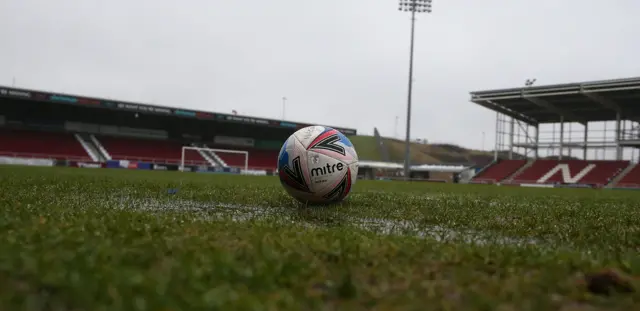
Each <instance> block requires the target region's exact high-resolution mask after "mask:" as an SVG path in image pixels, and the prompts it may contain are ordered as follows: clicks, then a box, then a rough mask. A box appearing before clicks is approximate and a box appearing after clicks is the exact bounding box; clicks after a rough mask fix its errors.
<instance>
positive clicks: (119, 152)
mask: <svg viewBox="0 0 640 311" xmlns="http://www.w3.org/2000/svg"><path fill="white" fill-rule="evenodd" d="M96 138H97V139H98V141H100V143H101V144H102V146H103V147H104V148H105V149H106V150H107V152H109V154H110V155H111V157H112V159H114V160H132V161H146V162H151V163H169V164H178V163H180V160H181V157H182V146H183V145H182V144H181V143H179V142H174V141H168V140H151V139H141V138H129V137H112V136H97V137H96ZM185 163H186V164H193V165H208V162H207V160H205V159H204V158H203V157H202V156H201V155H200V153H198V152H195V151H192V152H187V153H185Z"/></svg>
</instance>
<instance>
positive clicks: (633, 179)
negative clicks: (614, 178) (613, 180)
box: [616, 164, 640, 188]
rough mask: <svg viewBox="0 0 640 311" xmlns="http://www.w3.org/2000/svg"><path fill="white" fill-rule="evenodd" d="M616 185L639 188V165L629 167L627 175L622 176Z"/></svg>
mask: <svg viewBox="0 0 640 311" xmlns="http://www.w3.org/2000/svg"><path fill="white" fill-rule="evenodd" d="M616 186H617V187H625V188H640V165H639V164H636V166H635V167H634V168H633V169H631V170H630V171H629V172H628V173H627V175H625V176H624V177H622V179H620V181H618V183H617V184H616Z"/></svg>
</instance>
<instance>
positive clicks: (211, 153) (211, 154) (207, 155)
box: [180, 146, 249, 171]
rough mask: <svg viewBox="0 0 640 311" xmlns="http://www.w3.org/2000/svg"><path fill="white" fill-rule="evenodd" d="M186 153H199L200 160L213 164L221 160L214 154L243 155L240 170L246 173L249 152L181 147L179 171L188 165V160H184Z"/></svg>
mask: <svg viewBox="0 0 640 311" xmlns="http://www.w3.org/2000/svg"><path fill="white" fill-rule="evenodd" d="M187 151H192V152H197V153H199V154H200V156H201V157H202V158H204V159H205V161H206V162H209V160H213V161H214V162H218V161H222V159H220V157H219V156H218V155H217V154H216V152H218V153H233V154H242V155H244V167H243V168H241V169H243V170H244V171H247V170H248V169H249V152H248V151H240V150H229V149H212V148H204V147H191V146H183V147H182V156H181V157H180V171H183V170H184V165H185V164H189V160H187V158H186V155H187ZM216 166H218V165H216Z"/></svg>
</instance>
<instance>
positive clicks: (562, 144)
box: [558, 116, 564, 160]
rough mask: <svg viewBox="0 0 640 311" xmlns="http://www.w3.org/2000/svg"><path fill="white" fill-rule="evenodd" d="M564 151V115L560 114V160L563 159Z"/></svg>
mask: <svg viewBox="0 0 640 311" xmlns="http://www.w3.org/2000/svg"><path fill="white" fill-rule="evenodd" d="M563 153H564V116H560V154H559V155H558V160H562V154H563Z"/></svg>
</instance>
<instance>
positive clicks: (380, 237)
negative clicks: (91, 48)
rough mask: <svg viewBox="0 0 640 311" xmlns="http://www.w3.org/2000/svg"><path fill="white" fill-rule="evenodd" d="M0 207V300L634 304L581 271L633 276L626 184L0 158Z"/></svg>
mask: <svg viewBox="0 0 640 311" xmlns="http://www.w3.org/2000/svg"><path fill="white" fill-rule="evenodd" d="M0 211H1V213H2V214H1V216H0V309H2V310H347V309H348V310H425V309H432V310H452V309H453V310H496V309H498V310H632V309H637V308H640V294H638V293H637V292H636V291H635V288H636V286H640V284H638V283H637V281H636V280H635V279H634V278H633V277H631V278H630V280H629V281H628V284H627V285H626V286H622V287H620V286H614V285H615V284H613V285H607V284H608V283H607V282H601V283H602V284H599V285H600V287H605V288H606V289H611V291H612V292H611V293H610V294H609V295H603V294H598V293H596V292H598V291H597V290H594V289H593V284H591V283H588V284H585V282H590V281H589V280H591V279H593V278H586V279H585V277H584V274H590V273H592V272H597V271H601V270H603V269H615V270H617V271H619V272H616V274H617V275H622V278H626V277H627V276H634V275H637V274H640V256H638V250H640V193H636V192H630V191H613V190H603V191H595V190H590V189H525V188H508V187H493V186H484V185H442V184H429V183H410V184H406V183H401V182H361V181H359V182H358V184H357V185H356V187H355V190H354V193H352V195H351V196H350V197H349V200H347V201H346V202H344V203H343V204H340V205H337V206H333V207H330V208H306V207H303V206H299V205H297V204H296V203H295V202H294V201H293V200H291V199H289V198H288V197H287V196H286V194H285V193H284V191H283V190H282V189H281V188H280V186H279V183H278V181H277V179H275V178H272V177H249V176H223V175H208V174H202V175H201V174H193V173H177V172H141V171H124V170H106V169H102V170H91V169H64V168H24V167H0ZM603 284H604V285H603ZM589 285H591V289H589V287H590V286H589ZM596 285H598V284H596ZM615 288H618V291H619V292H616V291H615ZM620 288H622V289H626V290H622V289H620Z"/></svg>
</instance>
